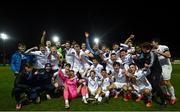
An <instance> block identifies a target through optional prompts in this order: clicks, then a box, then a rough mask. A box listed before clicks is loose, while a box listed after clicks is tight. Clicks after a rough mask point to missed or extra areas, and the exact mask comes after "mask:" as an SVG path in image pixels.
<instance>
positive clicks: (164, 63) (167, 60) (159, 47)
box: [157, 45, 171, 66]
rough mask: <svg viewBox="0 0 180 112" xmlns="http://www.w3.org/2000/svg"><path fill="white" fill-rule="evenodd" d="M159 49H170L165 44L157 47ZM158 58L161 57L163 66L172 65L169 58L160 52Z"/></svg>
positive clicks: (163, 50) (162, 50) (160, 50)
mask: <svg viewBox="0 0 180 112" xmlns="http://www.w3.org/2000/svg"><path fill="white" fill-rule="evenodd" d="M157 51H158V52H162V53H164V52H166V51H169V48H168V47H167V46H165V45H159V46H158V48H157ZM158 58H159V62H160V64H161V66H163V65H170V66H171V62H170V59H169V58H166V57H164V56H162V55H160V54H158Z"/></svg>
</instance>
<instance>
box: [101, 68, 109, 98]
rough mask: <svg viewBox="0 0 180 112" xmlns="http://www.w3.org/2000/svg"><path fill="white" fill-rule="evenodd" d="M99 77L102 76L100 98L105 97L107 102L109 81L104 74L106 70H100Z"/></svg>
mask: <svg viewBox="0 0 180 112" xmlns="http://www.w3.org/2000/svg"><path fill="white" fill-rule="evenodd" d="M101 75H102V79H101V81H102V82H101V84H100V87H101V93H100V96H104V95H105V100H106V101H108V100H109V95H110V91H109V90H108V87H109V86H110V83H111V79H110V78H109V77H108V73H107V72H106V69H102V70H101ZM100 99H102V98H100Z"/></svg>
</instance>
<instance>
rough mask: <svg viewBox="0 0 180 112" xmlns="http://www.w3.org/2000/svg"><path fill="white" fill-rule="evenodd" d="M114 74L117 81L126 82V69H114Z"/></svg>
mask: <svg viewBox="0 0 180 112" xmlns="http://www.w3.org/2000/svg"><path fill="white" fill-rule="evenodd" d="M112 75H113V77H114V79H115V82H118V83H126V76H125V71H124V69H119V72H118V73H117V72H115V71H114V72H113V74H112Z"/></svg>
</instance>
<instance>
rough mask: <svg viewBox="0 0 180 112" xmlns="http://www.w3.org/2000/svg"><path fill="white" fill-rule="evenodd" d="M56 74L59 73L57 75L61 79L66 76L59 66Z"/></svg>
mask: <svg viewBox="0 0 180 112" xmlns="http://www.w3.org/2000/svg"><path fill="white" fill-rule="evenodd" d="M58 75H59V77H60V78H61V79H62V80H63V81H65V80H66V77H65V76H64V73H63V72H62V70H61V68H60V69H59V71H58Z"/></svg>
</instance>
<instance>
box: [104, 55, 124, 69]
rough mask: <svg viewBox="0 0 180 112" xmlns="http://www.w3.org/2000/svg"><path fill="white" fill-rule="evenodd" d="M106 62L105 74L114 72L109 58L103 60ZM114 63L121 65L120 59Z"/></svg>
mask: <svg viewBox="0 0 180 112" xmlns="http://www.w3.org/2000/svg"><path fill="white" fill-rule="evenodd" d="M105 60H106V61H107V63H106V70H107V73H109V72H110V71H111V73H112V72H114V68H113V63H114V62H113V61H112V60H111V59H110V58H107V59H105ZM116 62H119V63H120V64H121V63H122V61H121V60H120V59H117V60H116Z"/></svg>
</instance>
